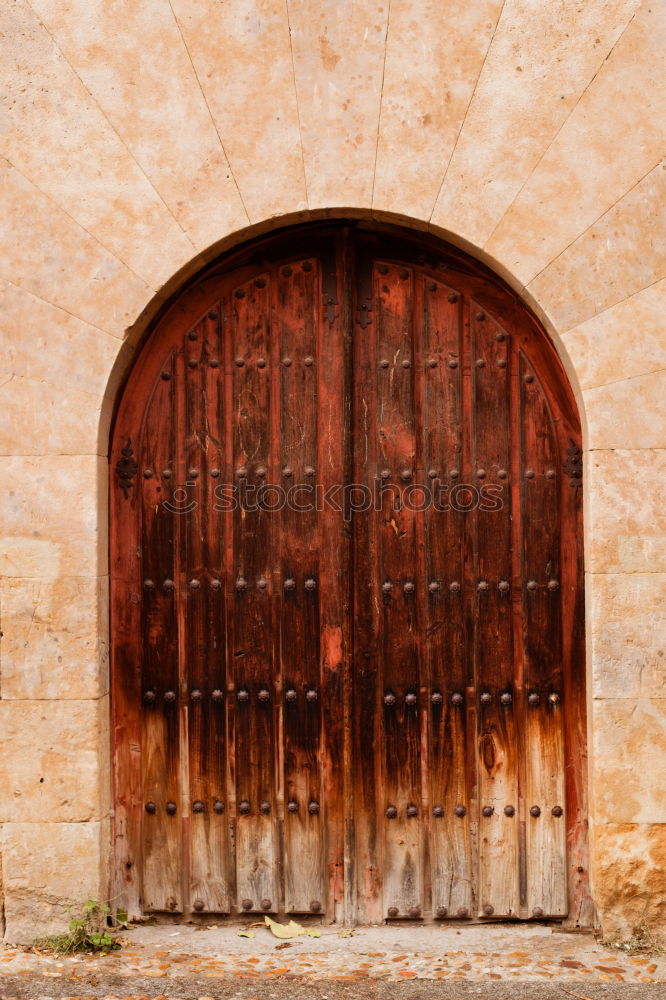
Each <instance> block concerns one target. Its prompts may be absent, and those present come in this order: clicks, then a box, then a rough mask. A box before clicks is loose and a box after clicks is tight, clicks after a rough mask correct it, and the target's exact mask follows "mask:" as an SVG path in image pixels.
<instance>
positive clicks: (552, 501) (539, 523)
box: [519, 352, 567, 917]
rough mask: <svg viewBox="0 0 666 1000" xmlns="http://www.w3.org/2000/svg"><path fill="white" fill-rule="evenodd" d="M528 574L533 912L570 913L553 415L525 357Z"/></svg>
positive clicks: (529, 874) (529, 857) (523, 425)
mask: <svg viewBox="0 0 666 1000" xmlns="http://www.w3.org/2000/svg"><path fill="white" fill-rule="evenodd" d="M519 372H520V391H521V402H522V407H521V408H522V421H521V430H522V442H521V444H522V457H523V470H522V472H523V486H522V496H523V560H524V574H525V599H524V600H525V604H524V621H525V626H524V627H525V680H526V688H527V692H528V695H527V709H526V729H525V752H526V759H525V770H526V781H525V799H526V802H525V804H526V807H527V809H526V816H525V824H526V853H527V857H526V866H527V911H528V915H529V916H532V917H544V916H555V917H557V916H565V915H566V912H567V892H566V817H565V787H564V784H565V782H564V739H563V726H562V711H563V689H562V632H561V606H560V587H561V578H560V531H561V524H560V511H559V484H558V455H557V440H556V437H555V432H554V426H553V421H552V417H551V414H550V411H549V407H548V404H547V402H546V399H545V396H544V393H543V390H542V387H541V385H540V382H539V379H538V378H537V375H536V373H535V372H534V370H533V368H532V366H531V365H530V364H529V362H528V360H527V359H526V357H525V356H524V354H523V353H522V352H521V353H520V356H519Z"/></svg>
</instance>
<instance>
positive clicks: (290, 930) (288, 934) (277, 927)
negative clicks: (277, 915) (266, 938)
mask: <svg viewBox="0 0 666 1000" xmlns="http://www.w3.org/2000/svg"><path fill="white" fill-rule="evenodd" d="M264 920H265V922H266V926H267V927H268V928H269V930H270V931H271V933H272V934H274V935H275V937H277V938H295V937H301V936H302V935H303V934H307V931H306V929H305V927H303V926H302V925H301V924H297V923H296V921H295V920H290V921H289V923H288V924H278V923H276V921H275V920H271V918H270V917H268V916H266V917H264Z"/></svg>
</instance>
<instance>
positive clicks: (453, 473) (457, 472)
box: [449, 469, 460, 479]
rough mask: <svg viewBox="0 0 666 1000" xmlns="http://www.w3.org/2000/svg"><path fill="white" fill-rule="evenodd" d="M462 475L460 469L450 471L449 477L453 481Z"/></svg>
mask: <svg viewBox="0 0 666 1000" xmlns="http://www.w3.org/2000/svg"><path fill="white" fill-rule="evenodd" d="M459 475H460V469H449V476H450V477H451V479H457V478H458V476H459Z"/></svg>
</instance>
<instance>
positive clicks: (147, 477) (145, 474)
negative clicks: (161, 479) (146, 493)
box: [143, 469, 153, 479]
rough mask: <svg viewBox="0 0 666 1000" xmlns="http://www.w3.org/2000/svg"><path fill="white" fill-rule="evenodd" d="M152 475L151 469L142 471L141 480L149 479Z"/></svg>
mask: <svg viewBox="0 0 666 1000" xmlns="http://www.w3.org/2000/svg"><path fill="white" fill-rule="evenodd" d="M152 475H153V470H152V469H144V470H143V478H144V479H151V478H152Z"/></svg>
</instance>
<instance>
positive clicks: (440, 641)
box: [415, 275, 473, 919]
mask: <svg viewBox="0 0 666 1000" xmlns="http://www.w3.org/2000/svg"><path fill="white" fill-rule="evenodd" d="M420 286H421V302H422V307H421V308H420V309H419V308H417V310H416V314H415V315H416V322H417V323H418V322H422V324H423V334H422V337H423V379H424V383H425V386H424V393H423V400H424V402H423V406H424V415H423V430H424V462H423V467H424V471H425V473H426V477H427V478H426V480H425V481H426V482H428V484H429V488H430V490H431V497H432V499H431V503H430V504H429V506H428V507H427V509H426V511H425V513H424V515H423V517H424V520H425V542H426V544H425V560H426V580H425V583H426V585H427V625H426V629H425V636H424V641H425V650H426V659H427V665H428V674H429V685H428V695H429V701H430V707H429V713H428V718H429V734H428V752H429V756H430V805H431V816H430V839H429V848H430V850H429V854H430V873H431V883H432V913H433V915H434V916H435V917H437V918H440V919H441V918H444V917H448V918H452V917H453V918H455V917H469V916H470V915H471V910H472V899H473V877H472V857H471V844H470V835H469V815H468V814H469V798H468V788H467V768H466V757H467V745H466V744H467V733H466V716H467V712H466V702H467V688H468V686H469V685H470V681H471V678H470V677H469V676H468V669H467V663H466V659H465V628H464V611H463V593H462V582H463V579H464V571H463V559H464V546H463V542H464V533H463V530H464V524H463V518H464V517H465V515H464V513H463V512H462V511H461V510H459V509H456V508H457V507H458V503H457V491H458V489H459V486H460V473H461V469H462V405H461V384H460V383H461V375H462V366H461V360H462V348H461V342H460V327H461V296H460V294H459V293H458V292H456V291H454V290H453V289H452V288H450V287H448V286H447V285H445V284H443V283H442V282H441V281H436V280H433V278H432V277H430V276H428V275H422V276H421V278H420Z"/></svg>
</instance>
